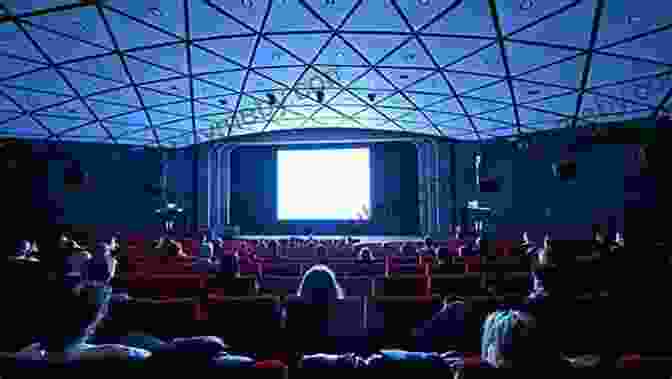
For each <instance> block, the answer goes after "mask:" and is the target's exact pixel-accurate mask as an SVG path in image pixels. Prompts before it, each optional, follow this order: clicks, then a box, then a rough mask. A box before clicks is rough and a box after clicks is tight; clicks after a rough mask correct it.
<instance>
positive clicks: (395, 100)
mask: <svg viewBox="0 0 672 379" xmlns="http://www.w3.org/2000/svg"><path fill="white" fill-rule="evenodd" d="M376 106H384V107H395V108H403V109H415V106H414V105H413V104H411V103H410V102H409V101H408V100H406V99H405V98H404V97H403V96H401V95H400V94H397V95H394V96H390V97H388V98H386V99H384V100H383V101H381V102H378V103H376Z"/></svg>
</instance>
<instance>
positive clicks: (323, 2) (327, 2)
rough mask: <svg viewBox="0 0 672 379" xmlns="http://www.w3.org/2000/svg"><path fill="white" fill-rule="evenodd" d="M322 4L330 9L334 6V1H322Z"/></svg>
mask: <svg viewBox="0 0 672 379" xmlns="http://www.w3.org/2000/svg"><path fill="white" fill-rule="evenodd" d="M322 4H324V6H327V7H331V6H334V5H336V0H323V1H322Z"/></svg>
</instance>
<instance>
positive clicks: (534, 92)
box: [527, 89, 541, 95]
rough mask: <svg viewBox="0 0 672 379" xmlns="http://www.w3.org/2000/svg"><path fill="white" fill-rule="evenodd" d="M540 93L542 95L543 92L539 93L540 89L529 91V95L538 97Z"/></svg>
mask: <svg viewBox="0 0 672 379" xmlns="http://www.w3.org/2000/svg"><path fill="white" fill-rule="evenodd" d="M540 93H541V91H539V90H538V89H531V90H529V91H527V94H528V95H538V94H540Z"/></svg>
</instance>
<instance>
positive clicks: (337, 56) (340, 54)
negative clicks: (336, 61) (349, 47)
mask: <svg viewBox="0 0 672 379" xmlns="http://www.w3.org/2000/svg"><path fill="white" fill-rule="evenodd" d="M344 56H345V54H343V53H342V52H340V51H339V52H338V53H336V58H343V57H344Z"/></svg>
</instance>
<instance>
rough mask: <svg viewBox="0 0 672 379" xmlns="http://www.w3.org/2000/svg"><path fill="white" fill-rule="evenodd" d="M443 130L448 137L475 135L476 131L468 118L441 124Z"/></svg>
mask: <svg viewBox="0 0 672 379" xmlns="http://www.w3.org/2000/svg"><path fill="white" fill-rule="evenodd" d="M441 129H442V131H443V133H444V134H446V135H448V136H455V135H456V134H465V133H473V132H474V130H473V128H472V127H471V124H470V123H469V120H468V119H467V118H466V117H462V118H458V119H455V120H450V121H448V122H444V123H443V124H441Z"/></svg>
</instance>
